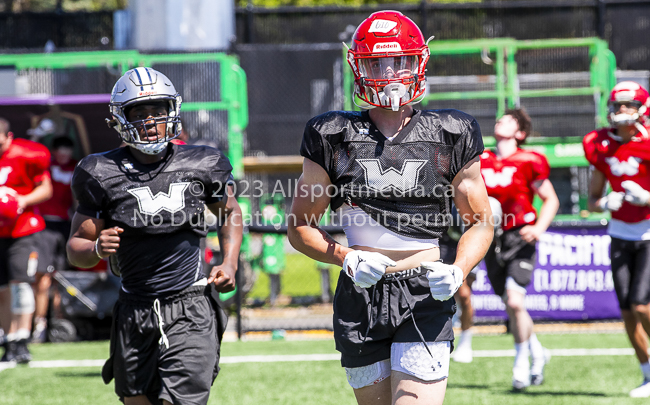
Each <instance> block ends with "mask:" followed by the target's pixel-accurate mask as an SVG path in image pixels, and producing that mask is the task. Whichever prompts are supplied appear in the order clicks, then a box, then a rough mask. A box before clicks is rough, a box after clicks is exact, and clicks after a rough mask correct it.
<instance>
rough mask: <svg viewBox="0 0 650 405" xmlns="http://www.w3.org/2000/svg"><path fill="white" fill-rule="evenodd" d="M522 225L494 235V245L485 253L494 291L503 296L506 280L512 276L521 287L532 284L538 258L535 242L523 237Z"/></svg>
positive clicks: (486, 265)
mask: <svg viewBox="0 0 650 405" xmlns="http://www.w3.org/2000/svg"><path fill="white" fill-rule="evenodd" d="M520 230H521V227H517V228H512V229H508V230H507V231H505V232H503V234H501V235H499V236H497V235H495V236H494V239H493V240H492V245H490V248H489V249H488V251H487V253H486V254H485V259H484V260H485V267H487V274H488V278H489V279H490V284H492V289H494V293H495V294H496V295H498V296H502V295H503V294H504V293H505V292H506V280H507V278H508V277H512V279H513V280H515V282H516V283H517V284H519V285H520V286H521V287H524V288H525V287H526V286H528V284H530V279H531V278H532V275H533V269H534V268H535V263H536V260H537V250H536V248H535V245H534V244H530V243H527V242H526V241H524V240H523V239H522V238H521V235H520V234H519V231H520Z"/></svg>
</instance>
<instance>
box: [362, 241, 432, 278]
mask: <svg viewBox="0 0 650 405" xmlns="http://www.w3.org/2000/svg"><path fill="white" fill-rule="evenodd" d="M350 248H351V249H354V250H365V251H368V252H378V253H381V254H382V255H384V256H388V257H390V258H391V259H393V260H395V262H396V263H397V266H395V267H388V268H387V269H386V273H395V272H398V271H403V270H408V269H413V268H416V267H419V266H420V262H435V261H436V260H438V259H440V249H439V248H437V247H434V248H431V249H424V250H385V249H376V248H371V247H368V246H356V245H355V246H350Z"/></svg>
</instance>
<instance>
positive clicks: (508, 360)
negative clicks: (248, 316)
mask: <svg viewBox="0 0 650 405" xmlns="http://www.w3.org/2000/svg"><path fill="white" fill-rule="evenodd" d="M538 336H539V338H540V341H541V342H542V343H543V344H544V345H545V346H546V347H548V348H549V349H551V350H553V349H556V350H557V349H574V348H583V349H611V348H626V349H628V348H629V344H628V342H627V339H626V337H625V335H624V334H622V333H613V334H540V335H538ZM473 342H474V350H476V351H482V350H508V349H512V337H511V336H509V335H500V336H475V337H474V341H473ZM31 348H32V353H33V355H34V360H33V362H32V363H31V366H29V367H28V366H17V367H15V368H10V369H5V370H3V371H0V403H1V404H6V405H10V404H16V405H18V404H20V405H24V404H30V405H41V404H42V405H46V404H119V401H118V400H117V397H116V396H115V395H114V394H113V386H112V384H111V385H108V386H107V385H104V384H103V383H102V381H101V377H100V369H101V368H100V366H99V364H100V363H101V361H100V360H102V359H104V357H105V356H106V355H107V353H108V343H107V342H80V343H68V344H41V345H32V347H31ZM477 353H478V352H477ZM314 354H326V355H336V352H335V350H334V342H333V341H331V340H319V341H284V340H276V341H267V342H225V343H224V344H223V349H222V355H223V356H224V358H226V359H228V358H230V359H233V360H235V361H238V360H237V359H241V357H238V358H237V359H235V358H234V356H265V355H314ZM84 359H88V360H97V361H96V362H95V364H93V365H92V366H81V365H75V364H74V362H71V363H67V364H65V365H73V366H72V367H61V365H62V364H58V367H54V365H57V364H55V363H51V362H52V361H55V360H74V361H79V360H84ZM512 360H513V358H512V357H475V359H474V362H472V363H471V364H458V363H453V362H452V365H451V370H450V375H451V376H450V379H449V388H448V390H447V396H446V399H445V404H494V405H508V404H513V405H514V404H516V405H524V404H540V405H541V404H570V405H577V404H641V403H646V402H647V400H643V399H636V400H633V399H630V398H628V397H627V393H628V391H629V390H630V389H632V388H634V387H635V386H636V385H637V384H638V383H640V381H641V373H640V371H639V368H638V364H637V362H636V359H635V358H634V357H633V356H632V355H619V356H612V355H606V356H595V355H590V356H555V357H553V359H552V360H551V362H550V364H549V365H548V367H547V369H546V376H547V380H546V383H545V384H544V385H542V386H539V387H531V388H529V389H528V390H527V391H526V392H524V393H520V394H515V393H512V392H511V390H510V378H511V374H510V373H511V367H512ZM35 366H39V367H35ZM209 403H210V404H214V405H216V404H219V405H245V404H250V405H260V404H282V405H289V404H296V405H298V404H301V405H302V404H314V405H323V404H355V401H354V395H353V393H352V389H351V388H350V387H349V386H348V385H347V382H346V380H345V373H344V371H343V370H342V369H341V367H340V366H339V362H338V361H337V360H325V361H291V362H288V361H274V362H243V363H232V362H227V363H225V364H222V370H221V374H220V376H219V377H218V378H217V381H216V382H215V385H214V387H213V390H212V394H211V397H210V402H209Z"/></svg>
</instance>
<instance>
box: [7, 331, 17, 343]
mask: <svg viewBox="0 0 650 405" xmlns="http://www.w3.org/2000/svg"><path fill="white" fill-rule="evenodd" d="M14 340H18V339H16V333H15V332H14V333H8V334H7V342H13V341H14Z"/></svg>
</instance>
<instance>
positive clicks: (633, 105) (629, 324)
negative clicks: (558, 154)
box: [582, 81, 650, 398]
mask: <svg viewBox="0 0 650 405" xmlns="http://www.w3.org/2000/svg"><path fill="white" fill-rule="evenodd" d="M649 104H650V96H649V95H648V91H647V90H646V89H644V88H643V87H642V86H640V85H639V84H638V83H634V82H627V81H626V82H621V83H619V84H617V85H616V86H614V89H612V92H611V95H610V98H609V112H610V113H609V123H610V127H609V128H601V129H598V130H596V131H592V132H590V133H589V134H587V135H586V136H585V137H584V139H583V141H582V143H583V147H584V150H585V157H586V158H587V160H588V161H589V163H591V164H592V165H593V167H594V170H593V172H592V175H591V183H590V185H589V210H591V211H594V212H604V211H609V212H610V213H611V215H612V219H611V220H610V222H609V225H608V228H607V231H608V233H609V235H610V236H611V237H612V242H611V247H610V256H611V264H612V275H613V278H614V289H615V290H616V296H617V297H618V302H619V306H620V308H621V315H622V316H623V322H624V323H625V330H626V331H627V334H628V337H629V339H630V342H631V343H632V346H633V347H634V350H635V352H636V356H637V358H638V360H639V363H640V364H641V371H642V372H643V383H642V384H641V385H640V386H639V387H637V388H635V389H633V390H632V391H630V396H631V397H636V398H646V397H650V362H649V361H648V360H649V359H648V337H647V336H648V334H650V207H649V206H648V204H649V203H650V191H649V190H650V138H649V137H648V121H647V118H648V114H649V112H648V105H649ZM607 182H609V184H610V186H611V190H612V191H611V192H610V193H609V194H607V195H604V193H605V186H606V185H607Z"/></svg>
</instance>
